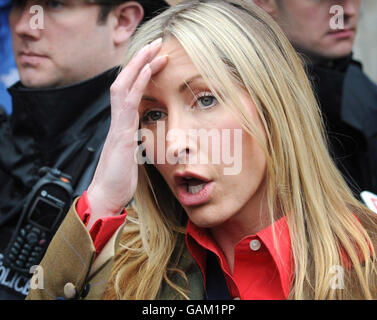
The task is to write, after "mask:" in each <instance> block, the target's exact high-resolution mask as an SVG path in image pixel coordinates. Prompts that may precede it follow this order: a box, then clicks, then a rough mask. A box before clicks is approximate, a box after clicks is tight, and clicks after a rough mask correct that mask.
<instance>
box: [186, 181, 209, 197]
mask: <svg viewBox="0 0 377 320" xmlns="http://www.w3.org/2000/svg"><path fill="white" fill-rule="evenodd" d="M185 180H186V185H187V192H188V193H191V194H195V193H198V192H200V191H202V190H203V188H204V186H205V185H206V182H204V181H203V180H199V179H195V178H192V179H185Z"/></svg>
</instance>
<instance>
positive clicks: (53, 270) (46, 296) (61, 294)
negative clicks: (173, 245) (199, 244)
mask: <svg viewBox="0 0 377 320" xmlns="http://www.w3.org/2000/svg"><path fill="white" fill-rule="evenodd" d="M76 202H77V199H76V200H75V202H74V203H73V205H72V207H71V209H70V210H69V212H68V214H67V216H66V218H65V219H64V221H63V223H62V225H61V226H60V228H59V230H58V231H57V233H56V234H55V236H54V238H53V239H52V241H51V243H50V246H49V248H48V250H47V252H46V254H45V256H44V258H43V260H42V261H41V263H40V266H41V267H42V269H37V271H36V272H35V274H34V276H33V278H32V280H31V286H32V287H33V283H36V279H37V278H39V279H41V278H42V279H43V289H42V288H40V289H39V288H38V289H33V288H31V289H30V293H29V295H28V296H27V298H26V299H28V300H55V299H95V300H97V299H101V297H102V295H103V293H104V290H105V288H106V285H107V282H108V279H109V277H110V272H111V269H112V266H113V261H114V255H115V250H116V248H117V246H118V244H119V241H120V236H121V234H122V230H123V227H124V224H123V225H122V226H121V227H120V228H119V229H118V230H117V231H116V232H115V233H114V235H113V236H112V237H111V239H110V240H109V241H108V242H107V243H106V245H105V247H104V248H103V249H102V251H101V253H100V254H99V255H98V257H97V258H96V259H94V257H95V248H94V245H93V241H92V239H91V237H90V234H89V232H88V230H87V229H86V227H85V226H84V224H83V223H82V222H81V220H80V218H79V216H78V214H77V212H76V210H75V207H76ZM180 268H181V269H182V270H183V271H185V272H186V275H187V277H188V279H189V284H190V294H189V296H190V298H191V299H203V298H204V289H203V277H202V274H201V271H200V269H199V267H198V266H197V265H196V264H195V263H193V259H192V257H191V255H190V254H189V253H188V251H186V252H185V254H184V255H183V257H182V259H181V262H180ZM40 270H42V271H43V275H42V274H41V273H40ZM172 280H173V281H174V278H173V279H172ZM175 297H176V295H175V291H173V290H172V289H171V287H170V286H168V285H166V284H165V283H163V284H162V285H161V288H160V291H159V294H158V297H157V298H158V299H163V300H165V299H174V298H175Z"/></svg>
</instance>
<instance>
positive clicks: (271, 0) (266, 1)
mask: <svg viewBox="0 0 377 320" xmlns="http://www.w3.org/2000/svg"><path fill="white" fill-rule="evenodd" d="M254 3H255V4H256V5H257V6H258V7H260V8H262V9H263V10H264V11H266V12H267V13H268V14H269V15H271V16H272V17H275V15H276V10H277V4H276V1H275V0H254Z"/></svg>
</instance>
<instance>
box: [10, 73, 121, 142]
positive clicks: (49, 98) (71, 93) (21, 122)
mask: <svg viewBox="0 0 377 320" xmlns="http://www.w3.org/2000/svg"><path fill="white" fill-rule="evenodd" d="M117 73H118V67H116V68H113V69H111V70H108V71H106V72H104V73H102V74H100V75H98V76H96V77H93V78H91V79H89V80H85V81H82V82H80V83H76V84H73V85H70V86H65V87H59V88H39V89H33V88H26V87H24V86H23V85H22V84H21V82H18V83H16V84H15V85H13V86H12V87H11V88H9V89H8V91H9V93H10V94H11V96H12V104H13V112H12V115H11V116H10V120H11V123H12V127H13V129H14V130H16V131H17V130H20V131H21V132H23V133H25V132H27V133H28V134H29V135H31V136H35V137H38V138H39V137H46V136H48V137H51V136H55V135H58V134H62V133H64V132H65V130H67V129H69V130H70V129H71V128H72V123H73V122H74V121H76V120H77V119H78V118H79V117H80V116H84V117H85V119H86V122H85V123H87V122H88V121H89V119H88V117H90V116H91V117H92V118H94V117H95V116H96V115H89V114H88V110H89V109H90V110H93V112H95V113H99V112H102V111H103V110H104V109H105V108H108V106H109V104H110V101H108V102H106V103H104V104H103V103H102V104H100V105H98V106H97V107H96V110H94V107H93V106H94V104H95V102H96V101H97V100H98V99H99V98H100V97H101V96H102V95H103V94H104V93H106V94H107V92H109V88H110V86H111V84H112V83H113V81H114V80H115V78H116V75H117Z"/></svg>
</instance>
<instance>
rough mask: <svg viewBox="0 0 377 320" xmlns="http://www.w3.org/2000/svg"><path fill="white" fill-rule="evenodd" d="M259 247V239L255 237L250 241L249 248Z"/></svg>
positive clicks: (257, 248) (256, 248)
mask: <svg viewBox="0 0 377 320" xmlns="http://www.w3.org/2000/svg"><path fill="white" fill-rule="evenodd" d="M260 247H261V244H260V241H259V240H257V239H254V240H251V241H250V249H251V250H253V251H258V250H259V249H260Z"/></svg>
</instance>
